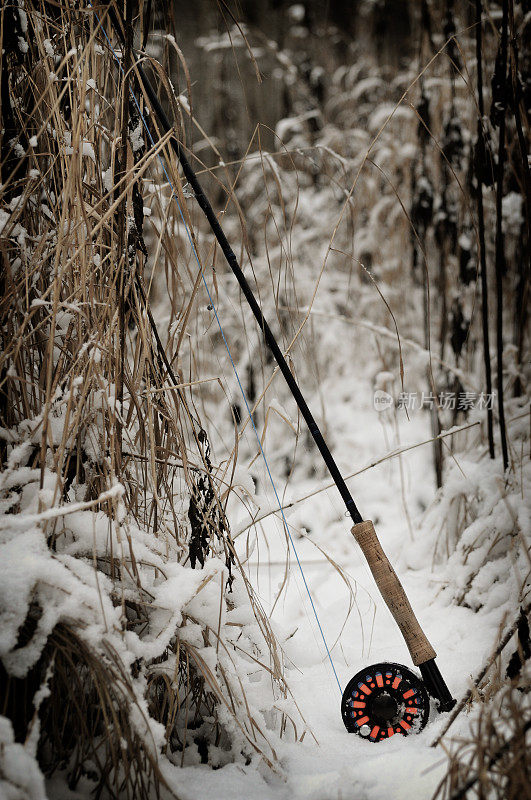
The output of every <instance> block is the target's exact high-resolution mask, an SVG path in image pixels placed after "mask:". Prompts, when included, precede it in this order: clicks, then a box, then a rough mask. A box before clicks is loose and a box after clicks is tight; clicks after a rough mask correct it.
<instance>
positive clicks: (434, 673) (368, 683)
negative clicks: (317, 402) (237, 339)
mask: <svg viewBox="0 0 531 800" xmlns="http://www.w3.org/2000/svg"><path fill="white" fill-rule="evenodd" d="M107 9H108V12H109V17H110V20H111V24H112V26H113V29H114V31H115V33H116V35H117V36H118V38H119V39H120V41H121V43H122V45H125V41H126V37H125V25H124V24H123V20H119V18H118V15H117V13H116V11H115V9H114V7H113V6H112V5H109V6H108V7H107ZM131 58H132V64H133V66H134V70H135V72H136V75H137V79H138V81H139V82H140V85H141V87H143V89H144V91H145V93H146V95H147V97H148V99H149V103H150V105H151V108H152V110H153V111H154V113H155V116H156V117H157V119H158V122H159V124H160V127H161V128H162V130H163V131H164V133H169V134H171V136H170V139H169V143H170V145H171V147H172V149H173V151H174V153H175V155H176V156H177V159H178V160H179V163H180V165H181V168H182V171H183V174H184V176H185V178H186V180H187V182H188V185H189V187H190V188H191V189H192V191H193V193H194V196H195V199H196V200H197V203H198V205H199V207H200V208H201V210H202V211H203V213H204V215H205V217H206V219H207V221H208V223H209V225H210V228H211V230H212V232H213V234H214V236H215V237H216V240H217V242H218V244H219V246H220V248H221V251H222V253H223V255H224V256H225V260H226V261H227V264H228V265H229V267H230V269H231V271H232V272H233V274H234V276H235V278H236V280H237V281H238V283H239V285H240V288H241V290H242V292H243V294H244V296H245V299H246V300H247V303H248V304H249V307H250V308H251V311H252V312H253V314H254V316H255V318H256V321H257V323H258V326H259V327H260V329H261V331H262V333H263V336H264V339H265V342H266V344H267V345H268V347H269V348H270V350H271V352H272V354H273V356H274V357H275V360H276V362H277V364H278V366H279V368H280V371H281V372H282V375H283V376H284V378H285V380H286V383H287V384H288V387H289V389H290V391H291V393H292V395H293V398H294V400H295V402H296V403H297V406H298V408H299V410H300V412H301V414H302V416H303V418H304V420H305V422H306V424H307V426H308V429H309V431H310V433H311V435H312V437H313V439H314V441H315V443H316V445H317V447H318V449H319V452H320V453H321V456H322V458H323V460H324V462H325V464H326V466H327V468H328V471H329V472H330V475H331V476H332V479H333V481H334V483H335V485H336V486H337V489H338V491H339V493H340V495H341V497H342V499H343V502H344V503H345V506H346V509H347V511H348V513H349V514H350V516H351V517H352V521H353V523H354V525H353V527H352V534H353V536H354V538H355V539H356V541H357V543H358V544H359V546H360V548H361V550H362V552H363V554H364V556H365V558H366V560H367V563H368V565H369V567H370V570H371V572H372V574H373V577H374V580H375V582H376V585H377V586H378V589H379V591H380V594H381V595H382V598H383V600H384V602H385V603H386V605H387V607H388V609H389V610H390V612H391V614H392V615H393V617H394V619H395V621H396V623H397V625H398V627H399V629H400V631H401V633H402V636H403V638H404V641H405V643H406V645H407V647H408V650H409V652H410V655H411V659H412V661H413V664H414V665H415V666H417V667H418V668H419V670H420V673H421V675H422V680H421V679H420V678H419V677H418V675H417V674H416V673H415V672H413V671H412V670H411V669H409V668H408V667H406V666H404V665H400V664H395V663H391V662H383V663H380V664H373V665H372V666H369V667H367V668H365V669H363V670H361V671H360V672H358V673H357V674H356V675H355V676H354V677H353V678H352V679H351V680H350V681H349V683H348V684H347V686H346V688H345V690H344V692H343V695H342V701H341V715H342V718H343V722H344V724H345V727H346V728H347V730H348V731H349V732H351V733H357V734H359V735H361V736H363V737H365V738H367V739H368V740H369V741H373V742H376V741H382V740H384V739H386V738H389V737H390V736H393V735H394V734H395V733H398V734H402V735H408V734H410V733H416V732H418V731H419V730H421V729H422V728H423V727H424V725H425V724H426V723H427V721H428V717H429V712H430V702H429V696H428V695H431V696H432V697H433V698H434V699H435V700H436V701H437V707H438V710H439V711H449V710H450V709H452V708H453V706H454V705H455V703H456V701H455V699H454V698H453V697H452V695H451V693H450V690H449V689H448V687H447V685H446V683H445V681H444V678H443V677H442V675H441V673H440V671H439V668H438V666H437V664H436V662H435V658H436V655H437V654H436V652H435V650H434V648H433V647H432V646H431V644H430V642H429V641H428V639H427V637H426V635H425V634H424V632H423V630H422V628H421V626H420V624H419V622H418V620H417V618H416V617H415V614H414V612H413V609H412V608H411V605H410V603H409V600H408V598H407V595H406V593H405V591H404V588H403V586H402V584H401V583H400V580H399V579H398V577H397V575H396V573H395V571H394V569H393V567H392V565H391V563H390V562H389V559H388V558H387V556H386V554H385V552H384V550H383V549H382V546H381V544H380V542H379V540H378V536H377V534H376V531H375V529H374V525H373V523H372V521H371V520H364V519H363V517H362V516H361V514H360V512H359V510H358V508H357V506H356V503H355V502H354V499H353V497H352V495H351V493H350V491H349V489H348V487H347V484H346V483H345V480H344V478H343V476H342V475H341V472H340V470H339V468H338V466H337V464H336V462H335V460H334V457H333V456H332V453H331V452H330V450H329V448H328V446H327V444H326V442H325V440H324V438H323V435H322V433H321V431H320V429H319V426H318V425H317V423H316V421H315V419H314V417H313V415H312V413H311V411H310V409H309V407H308V404H307V403H306V400H305V399H304V396H303V394H302V392H301V390H300V388H299V386H298V384H297V381H296V380H295V378H294V377H293V374H292V372H291V370H290V368H289V366H288V363H287V361H286V359H285V357H284V354H283V353H282V350H281V349H280V347H279V345H278V343H277V340H276V339H275V336H274V335H273V333H272V331H271V328H270V327H269V325H268V323H267V321H266V319H265V317H264V315H263V313H262V309H261V308H260V306H259V304H258V302H257V300H256V298H255V296H254V294H253V291H252V289H251V287H250V286H249V283H248V282H247V279H246V277H245V275H244V274H243V271H242V269H241V267H240V265H239V263H238V259H237V258H236V255H235V253H234V251H233V250H232V248H231V246H230V244H229V242H228V240H227V238H226V236H225V234H224V232H223V229H222V227H221V225H220V223H219V220H218V218H217V216H216V214H215V212H214V210H213V208H212V206H211V204H210V202H209V200H208V198H207V197H206V195H205V193H204V191H203V189H202V187H201V184H200V183H199V180H198V178H197V176H196V174H195V172H194V170H193V169H192V167H191V165H190V163H189V161H188V159H187V157H186V154H185V151H184V148H183V146H182V145H181V143H180V142H179V140H178V139H177V138H176V136H175V130H174V126H173V125H172V124H171V122H170V120H169V119H168V117H167V115H166V112H165V111H164V109H163V107H162V105H161V103H160V100H159V98H158V96H157V93H156V91H155V89H154V88H153V85H152V84H151V82H150V80H149V78H148V77H147V75H146V73H145V72H144V69H143V67H142V64H141V63H140V60H139V58H138V56H137V54H136V53H135V52H134V50H133V49H131Z"/></svg>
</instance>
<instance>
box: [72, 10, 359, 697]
mask: <svg viewBox="0 0 531 800" xmlns="http://www.w3.org/2000/svg"><path fill="white" fill-rule="evenodd" d="M88 5H89V7H90V8H92V9H93V13H94V16H95V18H96V20H97V21H98V24H99V26H100V28H101V31H102V33H103V35H104V37H105V39H106V41H107V44H108V45H109V49H110V51H111V53H112V54H113V56H114V58H115V60H116V62H117V64H118V67H119V69H120V72H121V73H122V75H123V76H124V77H125V73H124V69H123V67H122V64H121V61H120V59H119V57H118V55H117V53H116V52H115V50H114V48H113V46H112V44H111V41H110V39H109V37H108V36H107V33H106V31H105V29H104V28H103V26H102V24H101V20H100V18H99V16H98V14H97V12H96V11H95V9H94V7H93V5H92V3H90V2H89V3H88ZM129 93H130V95H131V98H132V100H133V102H134V104H135V106H136V109H137V111H138V113H139V115H140V118H141V120H142V123H143V125H144V128H145V130H146V133H147V135H148V137H149V140H150V142H151V145H152V147H156V144H155V141H154V139H153V137H152V135H151V131H150V130H149V126H148V124H147V122H146V120H145V117H144V115H143V113H142V111H141V109H140V105H139V103H138V101H137V99H136V96H135V94H134V92H133V90H132V89H131V88H130V89H129ZM157 158H158V160H159V162H160V165H161V167H162V171H163V172H164V175H165V176H166V179H167V181H168V185H169V186H170V189H171V192H172V199H173V200H175V202H176V203H177V208H178V209H179V215H180V217H181V220H182V222H183V225H184V228H185V230H186V235H187V237H188V241H189V243H190V247H191V249H192V252H193V254H194V257H195V260H196V261H197V266H198V267H199V271H200V273H201V279H202V281H203V285H204V287H205V289H206V292H207V295H208V299H209V303H210V305H211V306H212V310H213V312H214V315H215V317H216V322H217V324H218V328H219V331H220V333H221V336H222V338H223V343H224V345H225V349H226V350H227V353H228V356H229V359H230V363H231V365H232V369H233V371H234V375H235V376H236V380H237V382H238V386H239V388H240V392H241V395H242V397H243V402H244V403H245V408H246V410H247V414H248V415H249V419H250V421H251V425H252V426H253V430H254V433H255V436H256V441H257V442H258V447H259V449H260V453H261V456H262V458H263V460H264V464H265V467H266V471H267V474H268V476H269V480H270V482H271V486H272V488H273V492H274V495H275V499H276V501H277V503H278V507H279V510H280V513H281V515H282V521H283V524H284V528H285V531H286V533H287V535H288V538H289V542H290V545H291V547H292V549H293V553H294V555H295V559H296V561H297V565H298V567H299V570H300V573H301V576H302V580H303V583H304V587H305V589H306V593H307V595H308V598H309V600H310V604H311V607H312V611H313V614H314V617H315V620H316V622H317V626H318V628H319V633H320V634H321V638H322V640H323V644H324V646H325V650H326V654H327V657H328V660H329V662H330V666H331V667H332V671H333V673H334V677H335V679H336V682H337V685H338V688H339V691H340V693H342V692H343V690H342V688H341V684H340V682H339V678H338V676H337V672H336V668H335V666H334V661H333V659H332V654H331V653H330V650H329V647H328V644H327V641H326V637H325V634H324V631H323V627H322V625H321V621H320V619H319V615H318V613H317V609H316V607H315V604H314V602H313V598H312V595H311V592H310V588H309V586H308V582H307V580H306V576H305V574H304V570H303V568H302V564H301V562H300V560H299V555H298V553H297V548H296V547H295V543H294V541H293V537H292V535H291V531H290V528H289V525H288V522H287V520H286V517H285V515H284V509H283V508H282V503H281V502H280V497H279V495H278V492H277V489H276V486H275V482H274V480H273V476H272V474H271V470H270V468H269V463H268V461H267V458H266V455H265V453H264V449H263V447H262V443H261V441H260V436H259V434H258V430H257V429H256V425H255V422H254V419H253V416H252V413H251V409H250V408H249V403H248V401H247V397H246V394H245V391H244V389H243V386H242V383H241V381H240V376H239V375H238V370H237V369H236V365H235V363H234V360H233V358H232V354H231V351H230V347H229V344H228V342H227V338H226V336H225V331H224V330H223V326H222V324H221V321H220V318H219V315H218V311H217V308H216V306H215V304H214V301H213V299H212V295H211V293H210V290H209V288H208V284H207V281H206V278H205V274H204V272H203V267H202V265H201V262H200V260H199V256H198V254H197V251H196V249H195V245H194V242H193V239H192V235H191V233H190V230H189V228H188V225H187V223H186V220H185V218H184V214H183V211H182V208H181V204H180V203H179V198H178V196H177V194H176V193H175V189H174V188H173V184H172V181H171V179H170V176H169V175H168V172H167V170H166V166H165V164H164V161H163V159H162V156H161V155H160V154H157Z"/></svg>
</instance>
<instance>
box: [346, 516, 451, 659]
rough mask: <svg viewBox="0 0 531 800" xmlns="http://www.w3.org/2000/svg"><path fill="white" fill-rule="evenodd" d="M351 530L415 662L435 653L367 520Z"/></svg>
mask: <svg viewBox="0 0 531 800" xmlns="http://www.w3.org/2000/svg"><path fill="white" fill-rule="evenodd" d="M352 534H353V536H354V538H355V539H356V541H357V543H358V544H359V546H360V547H361V549H362V551H363V555H364V556H365V558H366V559H367V563H368V564H369V567H370V569H371V572H372V574H373V576H374V580H375V581H376V585H377V586H378V589H379V590H380V594H381V595H382V597H383V599H384V600H385V604H386V605H387V608H388V609H389V611H390V612H391V614H392V615H393V617H394V618H395V620H396V624H397V625H398V627H399V628H400V631H401V633H402V636H403V637H404V640H405V642H406V644H407V646H408V649H409V652H410V653H411V658H412V660H413V663H414V664H415V666H418V665H419V664H424V662H425V661H429V660H430V659H432V658H435V657H436V655H437V653H436V652H435V650H434V649H433V647H432V646H431V644H430V643H429V641H428V639H427V638H426V636H425V634H424V632H423V630H422V628H421V627H420V625H419V623H418V620H417V618H416V616H415V614H414V613H413V609H412V608H411V605H410V603H409V600H408V599H407V595H406V593H405V591H404V587H403V586H402V584H401V583H400V581H399V580H398V577H397V575H396V572H395V571H394V569H393V567H392V566H391V564H390V562H389V559H388V558H387V556H386V555H385V553H384V551H383V549H382V546H381V544H380V542H379V540H378V536H377V535H376V531H375V530H374V525H373V524H372V522H371V520H370V519H367V520H364V521H363V522H359V523H358V524H357V525H354V527H353V528H352Z"/></svg>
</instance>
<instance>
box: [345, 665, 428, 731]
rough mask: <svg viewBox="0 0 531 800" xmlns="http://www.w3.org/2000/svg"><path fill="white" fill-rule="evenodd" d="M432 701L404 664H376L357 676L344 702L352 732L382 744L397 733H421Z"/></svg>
mask: <svg viewBox="0 0 531 800" xmlns="http://www.w3.org/2000/svg"><path fill="white" fill-rule="evenodd" d="M429 713H430V701H429V697H428V693H427V691H426V689H425V687H424V684H423V682H422V680H421V679H420V678H419V677H418V676H417V675H416V674H415V673H414V672H412V671H411V670H410V669H408V667H404V666H403V665H402V664H389V663H382V664H373V665H372V666H370V667H366V668H365V669H363V670H361V671H360V672H358V673H357V675H354V677H353V678H352V679H351V680H350V681H349V683H348V684H347V687H346V689H345V691H344V692H343V698H342V700H341V716H342V718H343V722H344V723H345V727H346V729H347V731H348V732H349V733H357V734H358V735H359V736H363V738H364V739H367V741H369V742H381V741H383V739H389V738H390V737H391V736H394V735H395V733H398V734H401V735H402V736H409V734H410V733H419V731H421V730H422V728H423V727H424V726H425V725H426V722H427V721H428V716H429Z"/></svg>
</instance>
